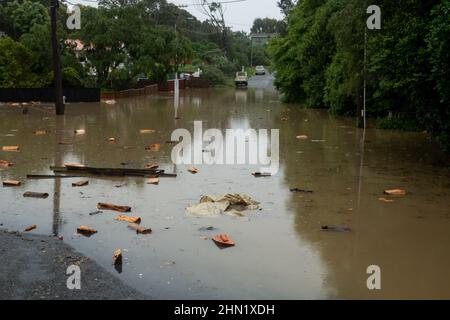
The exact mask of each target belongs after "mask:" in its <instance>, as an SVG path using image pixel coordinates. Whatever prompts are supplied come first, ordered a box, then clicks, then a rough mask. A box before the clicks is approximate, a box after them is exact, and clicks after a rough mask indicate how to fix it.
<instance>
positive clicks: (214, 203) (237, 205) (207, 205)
mask: <svg viewBox="0 0 450 320" xmlns="http://www.w3.org/2000/svg"><path fill="white" fill-rule="evenodd" d="M258 208H259V202H257V201H254V200H252V198H250V197H249V196H247V195H244V194H242V195H241V194H237V193H229V194H226V195H223V196H203V197H202V198H201V199H200V203H199V204H195V205H191V206H189V207H187V208H186V213H187V214H188V215H190V216H195V217H210V216H218V215H221V214H226V215H230V216H235V217H242V216H243V215H244V212H245V211H247V210H257V209H258Z"/></svg>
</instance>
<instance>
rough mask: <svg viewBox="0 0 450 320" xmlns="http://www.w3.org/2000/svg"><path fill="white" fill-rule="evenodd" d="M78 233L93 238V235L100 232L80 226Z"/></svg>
mask: <svg viewBox="0 0 450 320" xmlns="http://www.w3.org/2000/svg"><path fill="white" fill-rule="evenodd" d="M77 232H78V233H80V234H82V235H85V236H91V235H93V234H95V233H97V232H98V231H97V230H95V229H92V228H89V227H86V226H80V227H78V228H77Z"/></svg>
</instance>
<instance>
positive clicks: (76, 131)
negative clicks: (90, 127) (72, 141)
mask: <svg viewBox="0 0 450 320" xmlns="http://www.w3.org/2000/svg"><path fill="white" fill-rule="evenodd" d="M74 133H75V134H76V135H81V134H85V133H86V130H84V129H78V130H75V131H74Z"/></svg>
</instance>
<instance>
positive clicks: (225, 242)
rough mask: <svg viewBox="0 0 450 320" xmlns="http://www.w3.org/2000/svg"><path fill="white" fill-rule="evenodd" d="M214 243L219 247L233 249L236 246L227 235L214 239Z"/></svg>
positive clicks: (217, 236) (220, 235)
mask: <svg viewBox="0 0 450 320" xmlns="http://www.w3.org/2000/svg"><path fill="white" fill-rule="evenodd" d="M212 241H214V242H215V243H216V244H217V245H218V246H219V247H224V248H226V247H233V246H234V245H235V243H234V241H233V240H231V239H230V237H229V236H228V235H227V234H219V235H216V236H214V237H212Z"/></svg>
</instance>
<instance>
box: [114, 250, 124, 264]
mask: <svg viewBox="0 0 450 320" xmlns="http://www.w3.org/2000/svg"><path fill="white" fill-rule="evenodd" d="M112 264H113V265H115V266H116V265H121V264H122V250H120V249H116V250H114V254H113V257H112Z"/></svg>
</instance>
